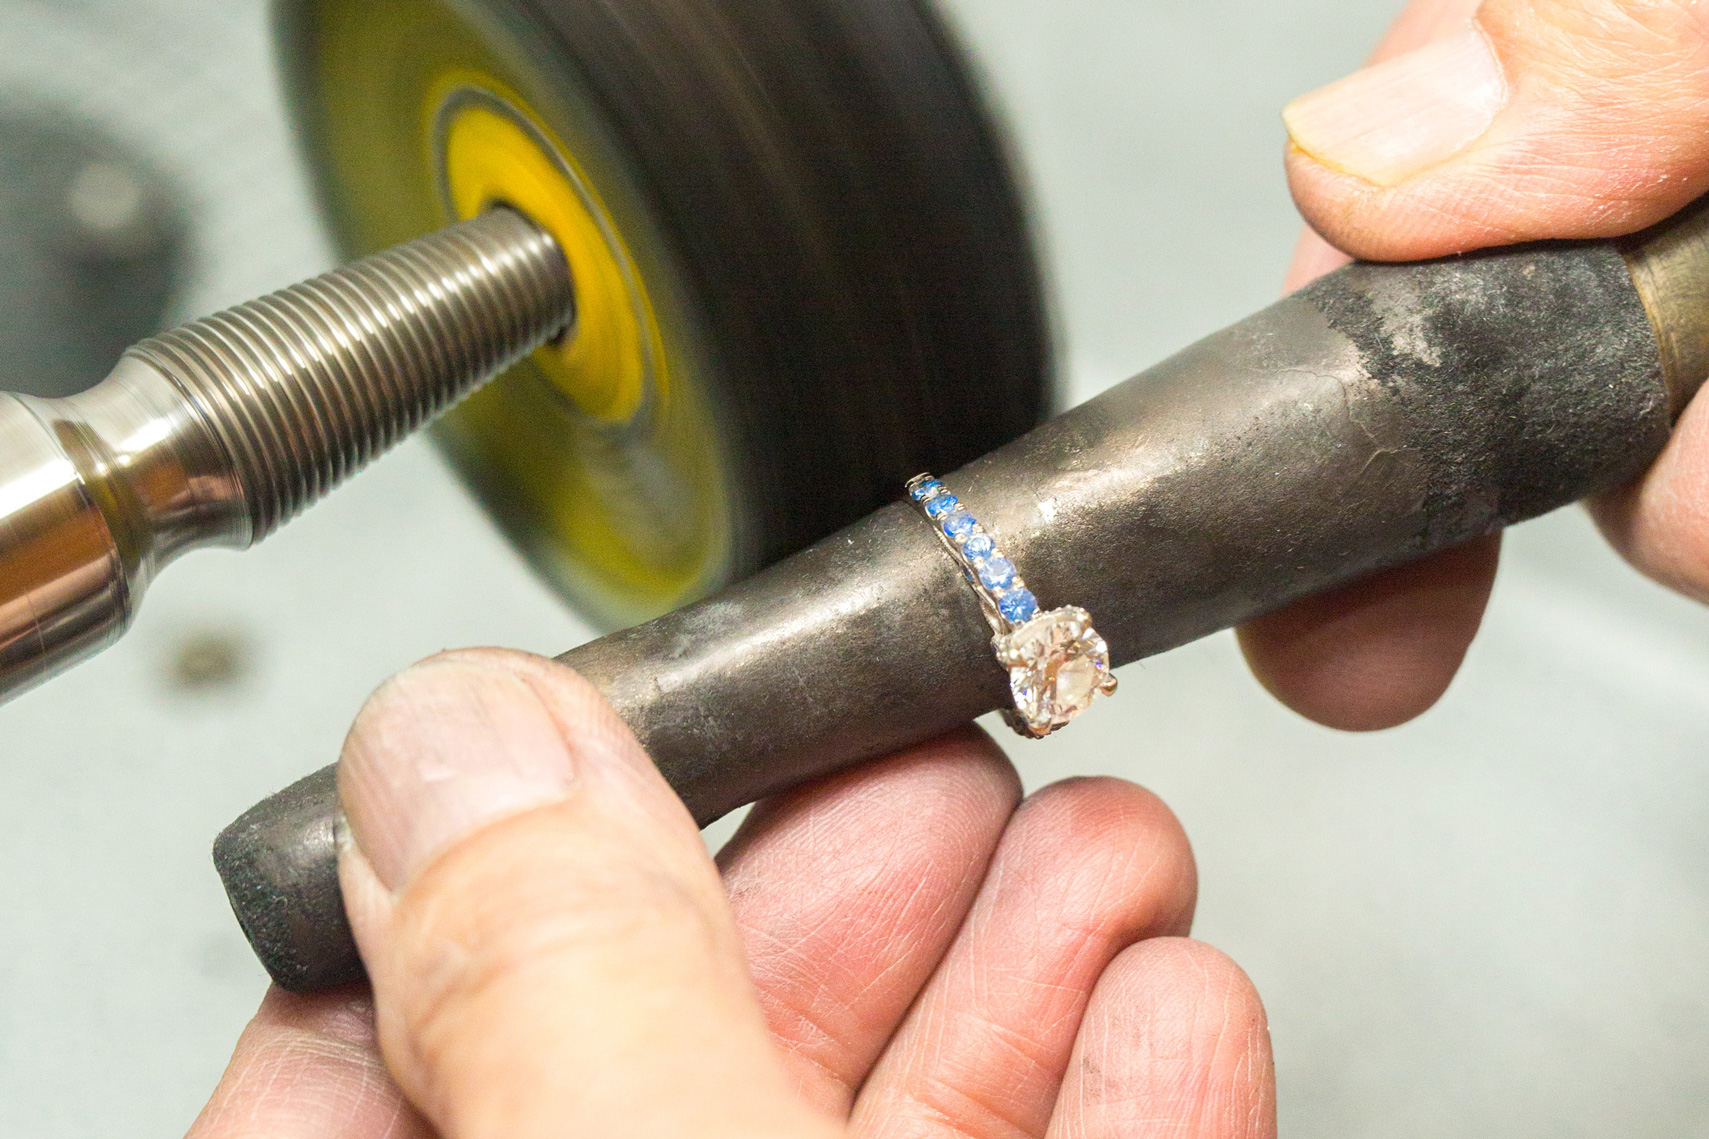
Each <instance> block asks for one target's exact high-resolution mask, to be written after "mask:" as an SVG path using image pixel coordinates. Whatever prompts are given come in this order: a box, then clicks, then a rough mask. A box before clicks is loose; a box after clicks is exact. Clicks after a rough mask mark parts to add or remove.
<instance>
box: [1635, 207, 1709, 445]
mask: <svg viewBox="0 0 1709 1139" xmlns="http://www.w3.org/2000/svg"><path fill="white" fill-rule="evenodd" d="M1620 251H1621V253H1623V254H1624V255H1625V257H1626V264H1627V266H1628V267H1629V268H1630V269H1631V271H1632V281H1633V283H1634V284H1635V285H1637V287H1638V296H1639V297H1641V298H1642V299H1643V302H1644V310H1645V311H1646V312H1648V313H1649V316H1650V323H1651V324H1652V325H1654V326H1655V331H1656V344H1657V345H1658V346H1659V347H1660V349H1661V358H1662V376H1663V378H1664V379H1665V380H1666V381H1667V389H1668V395H1669V399H1670V402H1671V404H1672V412H1673V417H1674V418H1675V419H1678V418H1679V416H1680V413H1681V412H1683V411H1684V410H1685V405H1686V404H1688V403H1690V402H1691V397H1692V396H1694V395H1696V394H1697V390H1698V389H1699V388H1700V387H1702V386H1703V381H1704V379H1705V377H1709V197H1706V198H1699V199H1698V200H1697V201H1695V202H1693V203H1692V204H1691V205H1689V206H1687V207H1686V208H1685V209H1683V210H1681V211H1680V212H1679V213H1677V214H1675V215H1673V216H1672V217H1671V218H1668V219H1667V220H1666V221H1664V222H1662V223H1661V224H1659V225H1655V226H1651V227H1650V228H1649V229H1646V230H1644V231H1643V232H1642V233H1637V234H1634V235H1633V236H1632V237H1630V238H1628V239H1626V240H1625V241H1623V242H1621V249H1620Z"/></svg>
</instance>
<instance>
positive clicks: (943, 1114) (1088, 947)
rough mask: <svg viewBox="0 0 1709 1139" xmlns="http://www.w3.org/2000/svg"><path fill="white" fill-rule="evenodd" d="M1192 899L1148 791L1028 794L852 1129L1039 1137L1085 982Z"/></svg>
mask: <svg viewBox="0 0 1709 1139" xmlns="http://www.w3.org/2000/svg"><path fill="white" fill-rule="evenodd" d="M1195 894H1196V880H1195V874H1194V869H1193V858H1192V851H1191V850H1190V848H1189V847H1188V845H1187V840H1186V836H1185V835H1184V834H1183V833H1182V831H1181V827H1180V824H1179V823H1178V822H1176V820H1175V817H1174V816H1173V815H1172V814H1171V813H1170V812H1169V809H1168V808H1167V807H1166V806H1164V805H1163V803H1162V801H1161V800H1159V799H1158V798H1157V797H1156V796H1154V795H1152V794H1151V793H1150V792H1148V791H1145V790H1144V789H1142V788H1139V787H1136V786H1134V785H1132V784H1130V783H1125V782H1122V781H1120V780H1115V779H1079V780H1070V781H1068V782H1065V783H1058V784H1055V785H1053V786H1051V787H1047V788H1045V789H1044V790H1043V791H1040V792H1038V793H1037V794H1035V795H1033V796H1032V797H1031V798H1029V799H1028V800H1027V801H1026V802H1025V803H1023V804H1022V805H1021V808H1020V809H1019V810H1018V811H1017V812H1016V813H1015V816H1014V818H1013V819H1012V820H1011V821H1010V823H1009V826H1008V828H1007V830H1006V831H1005V832H1004V834H1003V838H1002V840H1001V842H1000V843H999V844H998V847H997V853H996V855H995V857H994V858H993V860H992V864H991V868H990V870H989V872H988V873H987V875H986V878H985V882H984V884H983V885H982V886H981V888H980V891H979V894H978V896H977V897H976V899H975V900H974V903H973V908H972V910H971V911H970V912H969V914H968V916H967V919H966V921H964V922H963V923H962V927H961V930H960V932H959V933H958V934H957V935H956V938H955V941H954V943H953V944H952V945H951V947H950V949H949V952H948V954H947V955H946V956H945V957H944V961H943V963H942V965H940V966H939V967H938V970H937V972H936V973H935V974H934V975H933V976H932V979H931V980H930V981H929V982H927V985H926V987H925V989H924V990H923V991H922V992H921V994H920V997H919V999H918V1000H917V1001H916V1002H915V1004H914V1007H913V1008H912V1009H911V1010H910V1012H909V1014H908V1017H907V1019H906V1020H905V1021H904V1022H903V1024H902V1027H901V1028H900V1029H899V1030H898V1031H897V1033H896V1036H895V1037H894V1039H893V1040H892V1041H891V1042H890V1045H889V1046H888V1047H887V1048H886V1049H885V1051H884V1054H883V1055H882V1056H881V1057H880V1058H879V1061H878V1064H877V1065H876V1066H875V1067H874V1069H873V1072H872V1075H871V1076H870V1077H869V1078H868V1080H867V1083H866V1086H865V1087H863V1088H862V1089H861V1092H860V1095H859V1096H858V1097H857V1099H856V1102H855V1108H854V1112H853V1115H852V1117H851V1124H852V1127H851V1130H852V1133H853V1134H854V1135H856V1136H861V1137H863V1139H864V1137H879V1136H901V1135H906V1136H909V1137H911V1139H926V1137H930V1136H945V1137H947V1136H955V1137H957V1139H983V1137H987V1136H1003V1137H1005V1139H1007V1137H1009V1136H1013V1135H1017V1134H1020V1135H1040V1134H1043V1132H1044V1130H1045V1127H1046V1125H1047V1124H1048V1122H1049V1120H1050V1115H1051V1109H1052V1106H1053V1104H1054V1102H1055V1099H1056V1094H1057V1089H1058V1086H1059V1085H1060V1083H1061V1080H1062V1076H1063V1073H1064V1071H1065V1070H1066V1069H1067V1066H1068V1058H1069V1054H1070V1052H1071V1050H1072V1048H1073V1045H1074V1038H1075V1035H1076V1033H1077V1032H1078V1030H1079V1027H1080V1021H1081V1015H1082V1013H1083V1012H1084V1010H1085V1007H1086V1002H1087V1000H1088V998H1089V996H1090V994H1091V992H1092V989H1093V987H1094V986H1095V985H1096V984H1097V982H1098V977H1099V976H1100V974H1102V973H1103V971H1104V968H1105V966H1107V965H1108V964H1109V962H1110V961H1111V960H1113V959H1114V958H1115V956H1116V955H1117V954H1118V953H1120V952H1121V951H1122V950H1123V949H1125V948H1126V947H1127V946H1129V945H1131V944H1133V943H1135V942H1137V941H1141V940H1144V939H1146V938H1149V937H1159V936H1164V935H1171V934H1183V933H1185V932H1186V931H1187V928H1188V927H1189V926H1190V924H1191V922H1192V912H1193V904H1194V898H1195Z"/></svg>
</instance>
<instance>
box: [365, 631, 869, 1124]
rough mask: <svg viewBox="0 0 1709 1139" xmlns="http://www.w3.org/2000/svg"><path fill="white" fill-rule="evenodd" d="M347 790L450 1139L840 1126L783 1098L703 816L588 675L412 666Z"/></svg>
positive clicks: (416, 1075)
mask: <svg viewBox="0 0 1709 1139" xmlns="http://www.w3.org/2000/svg"><path fill="white" fill-rule="evenodd" d="M339 789H340V794H341V797H342V799H343V802H344V808H345V813H346V815H347V817H348V820H349V832H350V842H349V843H347V844H346V846H345V848H344V849H343V851H342V854H341V860H340V873H341V880H342V883H343V885H344V889H345V899H346V905H347V907H348V909H349V912H350V918H351V926H352V928H353V930H354V931H355V934H356V938H357V943H358V945H359V947H360V948H361V951H362V958H363V962H364V964H365V965H366V966H367V968H368V973H369V976H370V977H371V978H372V980H373V985H374V992H375V999H376V1008H377V1021H378V1026H379V1037H380V1043H381V1047H382V1050H383V1052H384V1055H385V1057H386V1061H387V1064H388V1066H389V1067H390V1069H391V1071H392V1073H393V1074H394V1076H395V1077H396V1078H397V1080H398V1082H399V1084H400V1085H401V1086H402V1087H403V1089H404V1091H405V1092H406V1094H407V1095H408V1096H409V1098H410V1099H411V1101H412V1102H413V1103H414V1104H415V1105H416V1107H417V1108H418V1109H419V1110H420V1111H421V1112H422V1114H423V1115H424V1116H426V1117H427V1119H428V1120H429V1121H430V1122H431V1123H432V1124H433V1125H434V1126H435V1127H436V1128H437V1129H438V1130H439V1131H440V1132H441V1134H442V1135H443V1137H444V1139H496V1137H498V1136H503V1137H505V1139H534V1137H544V1136H558V1135H562V1134H564V1133H566V1131H568V1132H573V1133H576V1134H590V1135H601V1136H606V1137H611V1139H622V1137H624V1136H647V1137H649V1139H669V1137H671V1136H683V1137H688V1136H694V1137H695V1139H704V1137H718V1136H738V1135H739V1136H743V1137H752V1136H760V1137H764V1136H790V1137H791V1139H801V1137H803V1136H806V1137H811V1136H819V1135H826V1136H828V1135H832V1134H835V1130H836V1129H835V1127H834V1126H833V1125H832V1124H831V1123H830V1121H828V1120H826V1119H824V1118H823V1117H822V1116H820V1115H819V1114H818V1113H815V1112H812V1111H810V1110H809V1109H808V1108H806V1107H805V1106H804V1105H803V1104H802V1103H801V1101H799V1100H798V1099H797V1098H796V1097H795V1096H794V1095H793V1093H792V1092H791V1091H790V1089H789V1086H788V1082H787V1080H786V1078H785V1074H784V1069H783V1065H782V1062H781V1060H780V1059H779V1057H778V1055H777V1052H776V1049H775V1048H774V1047H773V1045H772V1043H771V1040H770V1038H769V1035H768V1034H767V1031H766V1026H765V1020H764V1017H763V1016H762V1015H761V1012H760V1009H759V1005H758V1003H757V1001H756V1000H755V997H754V993H753V987H752V985H751V983H750V982H749V980H748V977H747V973H746V970H745V968H744V966H743V960H742V951H741V945H740V941H739V939H738V937H737V934H736V929H735V924H734V922H733V920H732V919H731V916H730V912H729V908H728V906H727V905H726V904H725V902H724V896H723V891H722V888H721V885H720V883H719V880H718V876H717V872H716V870H715V868H714V867H713V865H712V862H711V859H710V858H709V857H708V856H707V854H706V851H705V848H704V846H703V845H702V844H701V841H700V835H699V832H698V831H697V830H696V828H695V826H694V823H693V821H692V820H691V819H690V818H689V816H688V813H687V811H686V810H685V809H684V808H683V806H682V804H681V802H680V801H678V800H677V798H676V797H675V795H673V794H672V793H671V790H670V788H669V787H668V786H667V785H666V783H665V782H664V779H663V777H662V776H660V774H659V772H658V771H657V769H656V768H655V767H654V766H653V764H652V762H651V761H650V760H649V759H648V758H647V756H646V754H645V753H644V752H643V751H642V750H641V748H640V746H639V744H637V743H636V741H635V738H634V736H633V735H632V734H631V733H630V732H629V729H628V728H627V727H626V726H625V725H624V724H623V722H622V721H621V720H620V719H619V718H618V717H617V715H616V713H615V712H614V711H612V709H611V707H610V705H608V704H607V703H605V701H604V700H603V699H602V698H601V697H600V695H599V693H598V692H597V690H595V689H594V688H593V686H592V685H590V684H588V683H587V682H586V681H584V680H583V679H581V678H580V677H579V676H577V675H576V674H575V673H574V672H572V671H571V670H569V669H568V668H566V667H564V666H563V665H559V664H556V663H554V662H552V661H548V660H545V659H543V658H539V657H532V656H528V655H526V654H522V653H509V652H499V651H496V650H482V651H474V652H461V653H452V654H446V655H443V656H440V657H436V658H434V659H432V660H430V661H428V662H425V663H424V664H422V665H418V666H416V667H415V668H413V669H411V670H409V671H408V672H406V673H404V674H403V675H402V676H400V677H398V678H396V679H395V680H393V681H391V682H389V683H388V684H386V685H385V686H383V687H382V688H381V689H380V691H379V692H377V693H376V694H375V695H374V697H373V698H371V699H370V700H369V702H368V704H367V706H366V707H365V708H364V709H363V710H362V712H361V714H360V715H359V716H358V717H357V720H356V723H355V726H354V727H353V728H352V729H351V733H350V736H349V739H348V741H347V743H346V745H345V749H344V752H343V756H342V758H341V760H340V764H339Z"/></svg>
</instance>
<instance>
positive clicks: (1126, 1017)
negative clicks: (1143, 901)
mask: <svg viewBox="0 0 1709 1139" xmlns="http://www.w3.org/2000/svg"><path fill="white" fill-rule="evenodd" d="M1058 1128H1060V1130H1061V1132H1062V1133H1063V1134H1074V1135H1128V1134H1137V1133H1141V1132H1143V1133H1145V1134H1171V1135H1192V1136H1195V1137H1196V1139H1273V1137H1274V1135H1275V1134H1276V1075H1275V1065H1274V1061H1273V1057H1272V1050H1271V1043H1270V1031H1269V1023H1268V1020H1267V1018H1266V1016H1265V1013H1264V1005H1263V1002H1262V1001H1261V1000H1260V999H1259V996H1258V991H1257V989H1256V988H1255V987H1254V986H1253V984H1252V981H1251V979H1250V978H1248V977H1247V975H1246V972H1245V970H1243V969H1241V968H1240V966H1239V965H1237V964H1236V963H1235V962H1234V961H1233V960H1232V959H1231V958H1230V957H1228V955H1227V954H1225V953H1223V952H1221V951H1220V950H1218V949H1216V948H1214V947H1212V946H1210V945H1207V944H1205V943H1204V942H1202V941H1194V940H1192V939H1190V938H1185V937H1159V938H1152V939H1150V940H1147V941H1142V942H1140V943H1138V944H1136V945H1133V946H1130V947H1128V948H1127V949H1125V950H1123V951H1122V952H1121V953H1120V954H1119V955H1117V957H1116V958H1115V960H1113V961H1111V962H1110V964H1109V966H1108V967H1107V968H1106V969H1105V970H1104V974H1103V976H1102V977H1101V978H1100V979H1099V981H1098V984H1097V987H1096V988H1095V989H1094V990H1093V992H1092V997H1091V1000H1090V1002H1089V1003H1088V1005H1087V1008H1086V1014H1085V1017H1084V1019H1083V1020H1082V1021H1081V1024H1080V1032H1079V1036H1078V1038H1077V1040H1076V1042H1075V1048H1074V1055H1073V1059H1072V1061H1071V1062H1070V1065H1069V1069H1068V1072H1067V1073H1066V1075H1065V1077H1064V1079H1063V1084H1062V1090H1061V1091H1060V1093H1059V1094H1058V1097H1057V1109H1056V1119H1054V1120H1053V1121H1052V1130H1053V1133H1054V1132H1055V1131H1056V1130H1057V1129H1058Z"/></svg>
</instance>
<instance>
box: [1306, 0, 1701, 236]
mask: <svg viewBox="0 0 1709 1139" xmlns="http://www.w3.org/2000/svg"><path fill="white" fill-rule="evenodd" d="M1283 119H1284V121H1285V123H1286V125H1287V128H1288V135H1289V141H1290V146H1289V148H1288V158H1287V165H1288V179H1289V184H1290V187H1291V188H1292V190H1293V193H1294V197H1295V200H1296V201H1297V202H1298V204H1299V206H1300V209H1301V211H1302V212H1303V213H1304V214H1305V215H1306V219H1307V221H1309V222H1310V223H1311V224H1312V226H1313V227H1314V228H1315V229H1317V230H1318V232H1320V233H1321V234H1322V235H1323V236H1324V237H1326V238H1328V239H1329V240H1330V241H1331V242H1332V243H1334V244H1335V245H1336V246H1339V247H1340V248H1342V249H1345V250H1347V251H1348V252H1349V253H1353V254H1355V255H1357V256H1360V257H1366V258H1372V259H1379V260H1409V259H1414V258H1424V257H1436V256H1441V255H1444V254H1448V253H1456V252H1461V251H1464V250H1468V249H1474V248H1479V247H1482V246H1487V245H1499V244H1505V243H1509V242H1516V241H1529V240H1535V239H1540V238H1548V237H1574V238H1589V237H1611V236H1615V235H1619V234H1624V233H1630V232H1632V231H1634V230H1637V229H1642V228H1643V227H1644V226H1646V225H1650V224H1652V223H1654V222H1657V221H1660V220H1661V219H1662V218H1665V217H1667V216H1668V215H1669V214H1671V213H1673V212H1674V211H1676V210H1678V209H1679V208H1681V207H1682V206H1684V205H1685V204H1686V203H1688V202H1690V201H1691V200H1692V199H1694V198H1696V197H1698V196H1699V195H1701V194H1702V193H1704V191H1705V190H1709V5H1703V4H1700V3H1698V2H1696V0H1485V2H1484V3H1483V4H1481V5H1479V6H1478V8H1477V10H1476V13H1475V14H1474V15H1473V16H1472V18H1471V19H1470V20H1467V21H1465V22H1463V23H1461V24H1460V25H1459V26H1458V28H1457V29H1455V30H1452V31H1449V32H1447V34H1443V35H1439V38H1436V39H1434V40H1432V41H1431V42H1429V43H1427V44H1426V45H1425V46H1423V47H1419V48H1417V49H1415V50H1412V51H1409V52H1406V53H1404V54H1402V55H1398V56H1395V57H1394V58H1391V59H1387V60H1384V61H1383V62H1380V63H1377V64H1375V65H1373V66H1370V67H1367V68H1365V69H1364V70H1362V71H1359V72H1356V73H1354V74H1353V75H1351V76H1349V77H1347V78H1345V79H1342V80H1340V81H1338V82H1336V83H1332V84H1330V85H1329V86H1327V87H1324V88H1321V89H1320V90H1317V91H1314V92H1312V93H1311V94H1309V95H1305V96H1302V97H1301V98H1299V99H1296V100H1295V101H1294V102H1293V103H1291V104H1289V105H1288V107H1287V108H1286V110H1284V112H1283Z"/></svg>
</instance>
